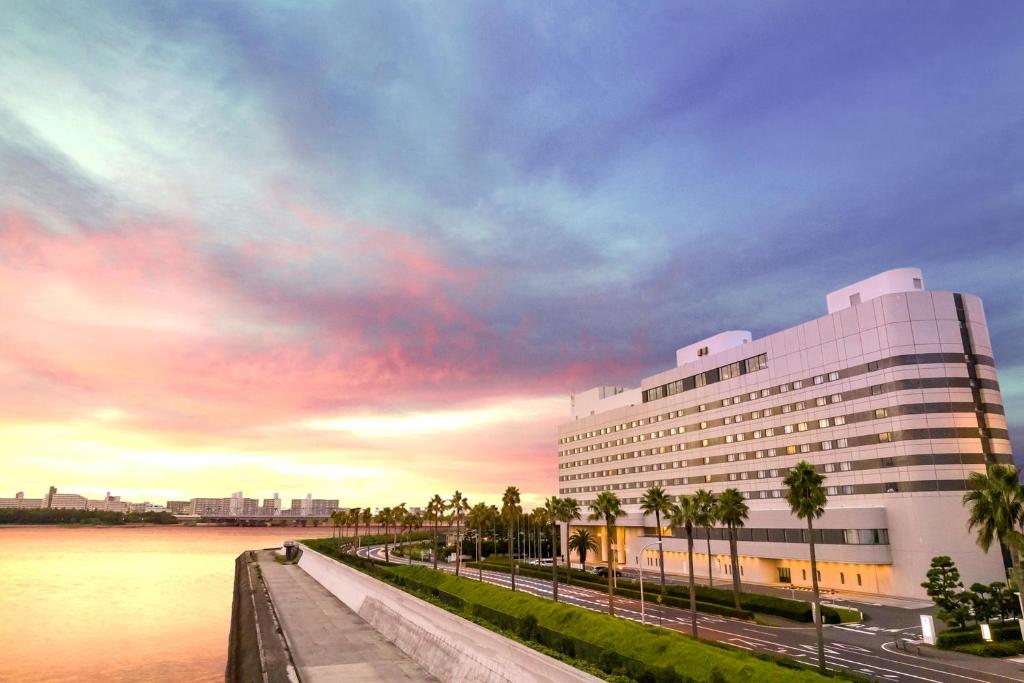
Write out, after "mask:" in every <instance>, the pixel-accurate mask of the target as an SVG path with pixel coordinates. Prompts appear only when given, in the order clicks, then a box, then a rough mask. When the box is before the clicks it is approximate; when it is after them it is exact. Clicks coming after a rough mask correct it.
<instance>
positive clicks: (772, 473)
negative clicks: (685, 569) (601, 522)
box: [558, 454, 853, 489]
mask: <svg viewBox="0 0 1024 683" xmlns="http://www.w3.org/2000/svg"><path fill="white" fill-rule="evenodd" d="M741 455H742V454H741ZM667 466H671V468H672V469H675V468H677V467H679V466H680V465H679V464H678V463H675V462H673V463H666V462H663V463H661V464H660V465H641V466H638V467H621V468H619V469H614V470H603V471H598V472H580V473H579V474H566V475H562V476H561V477H559V478H558V480H559V481H578V480H580V479H601V478H604V477H615V476H621V475H624V474H640V473H643V472H648V471H650V472H657V471H659V470H665V469H668V467H667ZM823 466H824V468H825V472H829V473H830V472H849V471H851V470H852V469H853V461H851V460H847V461H843V462H827V463H825V464H824V465H823ZM780 471H781V472H782V474H779V472H780ZM788 471H789V470H788V469H786V468H782V469H781V470H779V469H778V468H772V469H767V470H754V471H751V472H729V473H728V474H727V475H726V476H727V477H728V480H729V481H744V480H746V479H749V478H750V477H751V475H754V476H756V477H757V478H758V479H773V478H775V477H784V476H786V473H787V472H788ZM715 476H720V475H713V474H705V475H703V476H702V477H701V476H697V477H693V480H694V482H697V481H700V480H701V479H703V481H705V482H712V481H715V480H714V478H713V477H715ZM666 481H667V480H666ZM676 481H677V482H681V483H682V484H689V483H690V477H683V478H682V479H681V480H679V479H677V480H676ZM641 484H646V482H625V483H622V484H613V485H612V488H616V487H620V488H627V489H628V488H646V486H642V485H641ZM652 485H653V484H652Z"/></svg>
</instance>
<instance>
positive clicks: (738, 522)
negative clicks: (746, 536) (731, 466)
mask: <svg viewBox="0 0 1024 683" xmlns="http://www.w3.org/2000/svg"><path fill="white" fill-rule="evenodd" d="M749 515H750V508H749V507H747V504H746V502H745V501H744V500H743V494H742V493H740V492H739V491H738V490H737V489H733V488H729V489H726V490H724V491H722V495H720V496H719V497H718V509H717V514H716V516H717V517H718V519H719V521H721V522H722V523H723V524H725V526H726V528H727V529H728V530H729V560H730V562H731V564H732V595H733V598H734V599H735V600H736V609H742V608H741V607H740V559H739V553H738V552H737V549H736V529H738V528H741V527H742V526H743V525H744V523H745V522H746V521H747V517H748V516H749Z"/></svg>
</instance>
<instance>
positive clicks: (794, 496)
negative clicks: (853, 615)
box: [782, 460, 827, 673]
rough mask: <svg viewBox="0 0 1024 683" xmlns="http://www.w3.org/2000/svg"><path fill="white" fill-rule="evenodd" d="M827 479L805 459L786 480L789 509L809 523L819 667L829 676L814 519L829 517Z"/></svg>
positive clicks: (793, 469)
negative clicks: (823, 630)
mask: <svg viewBox="0 0 1024 683" xmlns="http://www.w3.org/2000/svg"><path fill="white" fill-rule="evenodd" d="M824 481H825V477H823V476H822V475H820V474H818V473H817V472H815V471H814V466H813V465H811V463H809V462H807V461H806V460H801V461H800V462H798V463H797V464H796V466H795V467H793V468H792V469H791V470H790V471H789V474H787V475H786V478H785V479H784V480H783V481H782V483H783V485H784V486H785V487H786V502H788V503H789V509H790V510H792V512H793V514H794V515H796V516H797V517H799V518H800V519H806V520H807V542H808V545H809V546H810V551H811V601H812V602H813V604H814V630H815V632H816V634H817V636H818V668H819V669H821V672H822V673H825V670H826V669H825V635H824V633H823V632H822V628H821V596H820V594H819V593H818V560H817V558H816V557H815V555H814V520H816V519H818V518H819V517H821V516H822V515H823V514H825V503H826V501H827V497H826V495H825V487H824V486H822V483H823V482H824Z"/></svg>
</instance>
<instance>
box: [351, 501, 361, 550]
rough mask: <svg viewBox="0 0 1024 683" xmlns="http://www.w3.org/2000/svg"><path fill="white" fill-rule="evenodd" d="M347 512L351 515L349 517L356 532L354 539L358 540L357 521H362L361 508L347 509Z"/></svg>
mask: <svg viewBox="0 0 1024 683" xmlns="http://www.w3.org/2000/svg"><path fill="white" fill-rule="evenodd" d="M349 514H350V515H352V516H351V517H350V519H351V520H352V524H353V526H355V532H356V533H355V537H356V540H357V542H358V539H359V522H360V521H362V519H363V511H362V508H352V509H351V510H350V511H349Z"/></svg>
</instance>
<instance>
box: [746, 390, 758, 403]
mask: <svg viewBox="0 0 1024 683" xmlns="http://www.w3.org/2000/svg"><path fill="white" fill-rule="evenodd" d="M747 398H749V399H750V400H751V401H753V400H754V399H755V398H757V392H756V391H751V392H750V393H749V394H747Z"/></svg>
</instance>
